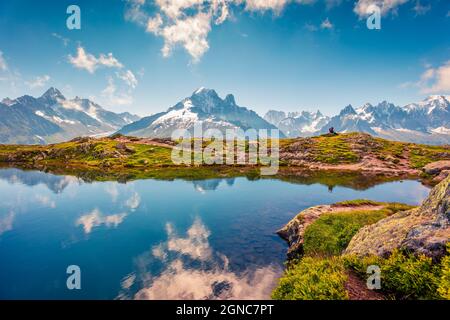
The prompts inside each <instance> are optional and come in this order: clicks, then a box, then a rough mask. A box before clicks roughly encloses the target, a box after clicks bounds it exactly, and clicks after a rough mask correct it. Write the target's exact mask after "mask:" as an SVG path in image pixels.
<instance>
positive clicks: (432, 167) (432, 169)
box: [423, 160, 450, 175]
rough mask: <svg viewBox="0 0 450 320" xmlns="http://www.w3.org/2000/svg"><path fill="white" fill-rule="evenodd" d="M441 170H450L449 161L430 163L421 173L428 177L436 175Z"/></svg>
mask: <svg viewBox="0 0 450 320" xmlns="http://www.w3.org/2000/svg"><path fill="white" fill-rule="evenodd" d="M443 170H450V160H441V161H436V162H432V163H429V164H427V165H426V166H424V167H423V171H424V172H425V173H426V174H430V175H437V174H439V173H440V172H441V171H443Z"/></svg>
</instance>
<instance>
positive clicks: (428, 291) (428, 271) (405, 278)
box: [344, 250, 441, 299]
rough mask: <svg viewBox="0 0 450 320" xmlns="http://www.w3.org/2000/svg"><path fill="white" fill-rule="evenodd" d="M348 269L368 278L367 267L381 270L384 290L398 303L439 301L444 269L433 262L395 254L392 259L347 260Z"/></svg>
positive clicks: (349, 258) (354, 257)
mask: <svg viewBox="0 0 450 320" xmlns="http://www.w3.org/2000/svg"><path fill="white" fill-rule="evenodd" d="M344 262H345V265H346V266H347V267H349V268H351V269H353V270H355V271H357V272H358V273H359V274H360V275H361V276H362V277H366V276H367V275H366V270H367V267H368V266H370V265H377V266H379V267H380V269H381V287H382V290H383V291H384V292H386V293H388V294H390V295H391V296H392V297H393V298H396V299H439V298H440V295H439V293H438V283H439V279H440V273H441V271H440V270H441V268H440V265H436V264H433V261H432V259H431V258H429V257H426V256H424V255H419V256H415V255H412V254H407V253H403V252H401V251H398V250H395V251H394V252H392V254H391V255H390V256H389V257H388V258H386V259H385V258H381V257H377V256H368V257H363V258H359V257H356V256H345V257H344Z"/></svg>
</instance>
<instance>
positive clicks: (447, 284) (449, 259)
mask: <svg viewBox="0 0 450 320" xmlns="http://www.w3.org/2000/svg"><path fill="white" fill-rule="evenodd" d="M447 253H448V254H447V256H445V257H444V258H443V259H442V261H441V267H442V269H441V278H440V279H439V282H438V294H439V295H440V296H441V297H442V298H443V299H446V300H450V243H448V244H447Z"/></svg>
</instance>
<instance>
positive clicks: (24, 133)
mask: <svg viewBox="0 0 450 320" xmlns="http://www.w3.org/2000/svg"><path fill="white" fill-rule="evenodd" d="M0 116H1V119H0V143H8V144H11V143H12V144H14V143H18V144H46V143H55V142H61V141H65V140H70V139H72V138H74V137H77V136H90V135H93V136H94V135H102V134H106V133H108V132H114V131H116V130H118V129H120V128H121V127H123V126H124V125H126V124H128V123H131V122H133V121H136V120H138V119H139V117H138V116H135V115H132V114H130V113H128V112H125V113H120V114H117V113H114V112H112V111H108V110H106V109H104V108H103V107H101V106H100V105H98V104H96V103H95V102H93V101H91V100H89V99H83V98H79V97H75V98H74V99H67V98H66V97H64V95H63V94H62V93H61V92H60V91H59V90H58V89H56V88H54V87H51V88H49V89H48V90H47V91H46V92H44V94H42V95H41V96H40V97H37V98H35V97H32V96H30V95H23V96H21V97H18V98H16V99H10V98H5V99H3V100H2V101H1V102H0Z"/></svg>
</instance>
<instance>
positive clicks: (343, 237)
mask: <svg viewBox="0 0 450 320" xmlns="http://www.w3.org/2000/svg"><path fill="white" fill-rule="evenodd" d="M388 214H389V210H386V209H383V210H373V211H364V210H362V211H350V212H341V213H330V214H323V215H321V216H320V217H319V219H317V220H316V221H315V222H314V223H313V224H311V225H310V226H308V227H307V228H306V230H305V234H304V244H303V250H304V254H305V255H307V256H332V255H340V254H341V253H342V251H343V250H344V249H345V248H346V247H347V245H348V243H349V242H350V240H351V239H352V237H353V236H354V235H355V234H356V232H358V230H359V229H360V228H361V227H363V226H365V225H368V224H372V223H375V222H377V221H379V220H381V219H383V218H385V217H387V215H388Z"/></svg>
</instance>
